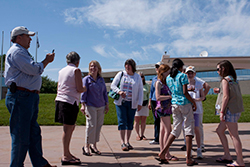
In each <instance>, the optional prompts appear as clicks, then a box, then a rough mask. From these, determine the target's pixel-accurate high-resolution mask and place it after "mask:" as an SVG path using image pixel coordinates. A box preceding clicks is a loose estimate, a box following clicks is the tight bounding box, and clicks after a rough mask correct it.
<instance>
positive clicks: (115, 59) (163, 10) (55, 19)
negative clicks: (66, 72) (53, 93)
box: [0, 0, 250, 81]
mask: <svg viewBox="0 0 250 167" xmlns="http://www.w3.org/2000/svg"><path fill="white" fill-rule="evenodd" d="M0 6H1V10H0V16H1V17H0V18H1V19H0V31H4V37H5V38H4V49H3V52H4V53H6V52H7V50H8V48H9V46H10V42H9V41H10V37H9V36H10V31H11V30H12V29H13V28H14V27H16V26H25V27H27V28H28V29H29V30H31V31H34V32H38V37H39V43H40V48H39V49H38V56H37V60H38V61H42V60H43V59H44V57H45V55H46V53H48V52H51V51H52V49H55V53H56V57H55V60H54V62H53V63H51V64H49V65H48V66H47V67H46V69H45V71H44V73H43V75H48V77H49V78H51V79H52V80H55V81H57V77H58V71H59V70H60V69H61V68H63V67H64V66H66V60H65V56H66V55H67V54H68V53H69V52H70V51H76V52H77V53H78V54H79V55H80V56H81V61H80V66H79V68H80V69H81V70H82V71H88V63H89V62H90V61H91V60H97V61H99V62H100V64H101V66H102V69H103V71H114V70H121V69H123V68H124V67H123V66H124V62H125V60H126V59H128V58H133V59H134V60H135V61H136V63H137V64H138V65H142V64H151V63H156V62H158V61H160V59H161V56H162V55H163V54H164V51H167V52H168V54H170V56H171V57H180V58H181V57H188V56H192V57H193V56H199V53H200V52H201V51H204V50H206V51H207V52H208V54H209V56H249V52H250V2H249V1H244V0H242V1H236V0H232V1H224V0H218V1H217V0H211V1H201V0H183V1H181V0H156V1H151V0H103V1H102V0H93V1H91V0H72V1H68V0H21V1H19V0H1V1H0ZM1 38H2V35H1ZM32 39H33V40H32V43H31V46H30V49H29V51H30V53H31V54H32V55H33V56H35V52H36V51H35V50H36V38H35V37H33V38H32ZM1 44H2V42H1Z"/></svg>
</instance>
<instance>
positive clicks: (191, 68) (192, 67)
mask: <svg viewBox="0 0 250 167" xmlns="http://www.w3.org/2000/svg"><path fill="white" fill-rule="evenodd" d="M188 71H192V72H194V73H195V68H194V66H188V67H187V68H186V72H185V73H187V72H188Z"/></svg>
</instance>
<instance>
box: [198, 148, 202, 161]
mask: <svg viewBox="0 0 250 167" xmlns="http://www.w3.org/2000/svg"><path fill="white" fill-rule="evenodd" d="M197 159H203V156H202V151H201V148H198V149H197Z"/></svg>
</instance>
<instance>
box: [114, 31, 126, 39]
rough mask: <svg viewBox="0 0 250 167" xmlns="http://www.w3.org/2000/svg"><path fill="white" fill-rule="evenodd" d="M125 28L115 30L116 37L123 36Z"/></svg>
mask: <svg viewBox="0 0 250 167" xmlns="http://www.w3.org/2000/svg"><path fill="white" fill-rule="evenodd" d="M125 32H126V31H125V30H120V31H117V34H116V35H115V37H117V38H121V37H123V36H124V34H125Z"/></svg>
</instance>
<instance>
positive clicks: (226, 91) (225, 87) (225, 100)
mask: <svg viewBox="0 0 250 167" xmlns="http://www.w3.org/2000/svg"><path fill="white" fill-rule="evenodd" d="M221 84H222V89H223V98H222V104H221V111H220V120H221V121H224V120H225V118H224V117H225V114H226V107H227V104H228V101H229V84H228V82H227V81H226V80H225V79H222V81H221Z"/></svg>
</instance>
